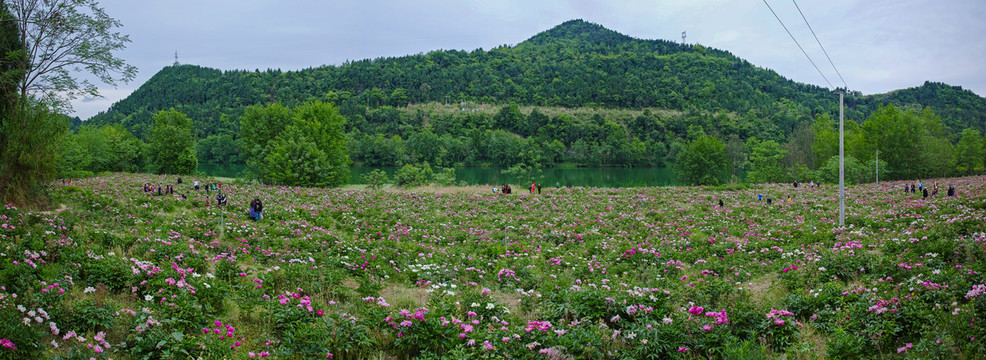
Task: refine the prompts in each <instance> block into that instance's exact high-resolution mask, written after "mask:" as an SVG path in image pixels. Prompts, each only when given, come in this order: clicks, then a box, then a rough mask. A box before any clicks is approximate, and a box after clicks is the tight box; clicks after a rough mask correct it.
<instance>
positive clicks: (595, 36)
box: [525, 19, 632, 45]
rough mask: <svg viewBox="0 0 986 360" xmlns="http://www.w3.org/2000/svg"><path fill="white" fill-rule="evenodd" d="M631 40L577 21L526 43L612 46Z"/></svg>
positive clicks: (583, 21) (556, 27)
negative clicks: (565, 42)
mask: <svg viewBox="0 0 986 360" xmlns="http://www.w3.org/2000/svg"><path fill="white" fill-rule="evenodd" d="M631 39H632V38H631V37H629V36H626V35H623V34H620V33H618V32H616V31H613V30H610V29H607V28H605V27H603V26H602V25H599V24H593V23H591V22H588V21H585V20H582V19H576V20H569V21H566V22H563V23H561V24H560V25H558V26H555V27H553V28H551V29H549V30H546V31H544V32H541V33H540V34H537V35H534V36H533V37H531V38H530V39H527V41H525V42H526V43H531V44H538V45H540V44H546V43H552V42H556V41H566V40H577V41H586V42H590V43H597V44H610V45H612V44H616V43H620V42H624V41H627V40H631Z"/></svg>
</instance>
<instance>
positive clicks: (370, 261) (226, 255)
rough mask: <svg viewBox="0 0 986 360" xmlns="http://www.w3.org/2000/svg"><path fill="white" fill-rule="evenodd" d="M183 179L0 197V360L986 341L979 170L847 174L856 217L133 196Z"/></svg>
mask: <svg viewBox="0 0 986 360" xmlns="http://www.w3.org/2000/svg"><path fill="white" fill-rule="evenodd" d="M173 180H174V179H173V178H171V177H159V176H153V175H139V174H115V175H111V176H105V177H97V178H92V179H82V180H76V181H73V182H72V183H71V184H70V185H69V184H61V183H58V184H54V185H52V201H53V204H55V205H54V208H53V209H52V210H49V211H27V210H21V209H17V208H15V207H13V206H10V205H7V206H5V207H3V208H0V285H2V287H0V359H34V358H58V359H90V358H96V359H108V358H112V359H161V358H179V359H185V358H203V359H221V358H230V359H248V358H265V357H268V358H278V359H302V358H332V359H409V358H420V359H665V358H683V359H699V358H701V359H708V358H714V359H718V358H725V359H736V358H740V359H742V358H749V359H760V358H788V359H814V358H833V359H835V358H842V359H858V358H920V359H936V358H941V359H952V358H960V359H976V358H982V357H983V356H984V354H986V347H984V343H983V341H984V337H986V330H984V329H986V324H984V321H986V319H983V315H986V285H984V274H986V235H984V231H986V220H984V219H986V177H969V178H958V179H940V180H939V181H940V182H941V183H942V184H944V186H945V187H947V185H955V186H956V188H957V189H958V191H957V195H956V196H955V197H946V196H943V193H944V191H942V194H939V195H938V196H932V197H929V198H927V199H922V197H921V196H920V192H918V193H915V194H911V193H906V194H905V193H904V192H903V190H902V187H903V183H902V182H898V183H895V182H885V183H881V184H879V185H875V184H867V185H860V186H856V187H850V188H849V189H848V191H847V198H846V203H847V214H846V227H845V228H839V227H838V225H837V224H838V213H837V211H838V210H837V206H838V197H837V192H836V189H835V188H834V187H831V186H821V187H815V188H793V187H791V186H790V185H770V186H763V187H753V188H749V189H745V188H741V189H732V188H718V189H709V188H687V187H673V188H665V187H652V188H626V189H597V188H560V189H559V188H545V189H544V192H543V193H542V194H540V195H530V194H527V193H526V192H520V193H519V194H511V195H500V194H493V193H487V192H484V193H470V192H465V191H449V192H446V193H442V192H414V191H402V192H390V191H368V190H350V189H317V188H288V187H273V186H263V185H249V184H225V185H224V186H223V190H224V191H225V193H226V194H227V196H228V198H229V205H228V206H226V207H223V208H218V207H217V206H216V205H215V200H214V196H215V192H212V193H211V194H207V193H206V192H205V190H201V191H195V190H192V189H190V186H189V185H188V184H189V183H190V182H191V181H192V180H194V179H189V178H186V179H184V180H185V184H184V185H179V186H177V192H176V193H175V194H174V195H164V196H158V195H156V193H155V194H149V193H145V192H144V191H143V189H142V184H144V183H148V182H151V183H154V184H158V183H162V184H163V183H166V182H171V183H173ZM199 180H202V181H205V180H206V179H199ZM926 181H927V182H926V183H925V184H929V183H931V181H932V180H926ZM181 194H186V195H187V198H185V199H183V198H182V196H181ZM757 194H763V195H764V196H765V200H764V201H758V200H757ZM253 198H260V199H261V200H263V202H264V218H263V219H262V220H261V221H256V222H255V221H252V220H251V219H250V218H249V217H248V216H247V206H248V204H249V202H250V200H252V199H253ZM766 198H771V200H772V201H771V203H770V204H768V203H767V201H766ZM209 200H211V201H209ZM720 200H722V202H723V205H724V206H722V207H720V206H719V201H720Z"/></svg>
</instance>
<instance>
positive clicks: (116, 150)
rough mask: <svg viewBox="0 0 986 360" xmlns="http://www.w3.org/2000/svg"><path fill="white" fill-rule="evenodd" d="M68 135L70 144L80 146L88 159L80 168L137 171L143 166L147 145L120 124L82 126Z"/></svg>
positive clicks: (98, 170)
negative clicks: (74, 132)
mask: <svg viewBox="0 0 986 360" xmlns="http://www.w3.org/2000/svg"><path fill="white" fill-rule="evenodd" d="M69 137H70V138H71V139H70V140H69V141H67V143H70V144H71V145H69V146H70V147H71V146H79V147H80V148H81V150H82V151H85V152H86V156H87V157H88V159H89V162H88V164H87V165H85V166H82V167H78V169H79V170H87V171H91V172H94V173H96V172H101V171H139V170H141V169H142V168H143V166H144V152H145V147H146V145H145V144H144V142H143V141H140V139H137V138H136V137H135V136H133V134H131V133H130V132H129V131H127V129H126V128H125V127H123V126H122V125H119V124H113V125H105V126H100V127H95V126H83V127H81V128H79V130H78V132H77V133H76V134H73V135H70V136H69ZM69 151H71V150H69Z"/></svg>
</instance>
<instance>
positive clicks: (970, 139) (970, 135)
mask: <svg viewBox="0 0 986 360" xmlns="http://www.w3.org/2000/svg"><path fill="white" fill-rule="evenodd" d="M955 151H956V153H957V155H958V167H957V168H956V170H957V171H958V172H959V173H962V174H972V173H973V172H979V171H982V169H983V155H984V153H983V140H982V138H981V137H980V136H979V130H976V129H973V128H968V129H965V130H962V138H961V139H959V143H958V145H957V146H956V149H955Z"/></svg>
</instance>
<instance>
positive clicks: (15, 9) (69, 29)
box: [5, 0, 163, 110]
mask: <svg viewBox="0 0 986 360" xmlns="http://www.w3.org/2000/svg"><path fill="white" fill-rule="evenodd" d="M5 6H6V7H7V9H8V10H9V11H10V14H11V15H12V17H13V19H15V20H16V23H17V28H19V30H20V31H21V32H22V33H23V35H22V36H23V38H22V39H21V40H22V41H25V42H30V43H31V45H32V46H30V47H27V48H26V50H25V56H26V58H27V59H30V61H32V62H33V63H32V64H30V65H31V66H28V67H27V68H26V69H25V70H24V71H23V72H22V73H21V77H20V78H19V79H18V81H19V85H18V86H19V89H20V90H21V97H23V98H27V97H29V96H33V97H35V98H37V99H42V100H45V102H49V101H50V102H53V103H59V104H61V105H62V106H66V105H67V102H64V101H59V100H69V99H74V98H76V97H78V96H92V97H97V96H98V95H99V91H98V88H97V86H96V84H93V83H92V82H90V81H89V80H83V81H79V80H77V79H76V78H75V77H74V76H73V71H75V72H80V71H85V72H87V73H88V74H89V75H91V77H93V78H95V79H98V80H99V81H100V82H103V83H105V84H108V85H116V84H117V82H118V81H122V82H127V81H130V80H133V78H134V77H135V76H136V75H137V68H136V67H134V66H131V65H127V64H126V63H125V62H124V61H123V59H121V58H119V57H117V56H116V55H115V54H114V52H117V51H121V50H123V49H124V48H126V44H127V43H128V42H130V38H129V37H128V36H127V35H124V34H122V33H120V32H118V31H117V28H119V27H121V26H122V24H121V23H120V22H119V21H118V20H116V19H114V18H111V17H110V16H109V15H108V14H107V13H106V11H104V10H103V9H102V8H101V7H99V2H98V1H96V0H53V1H30V0H12V1H7V2H5ZM52 14H55V15H54V16H53V15H52ZM28 39H30V40H29V41H28ZM41 44H43V45H41ZM161 110H163V109H161Z"/></svg>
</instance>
